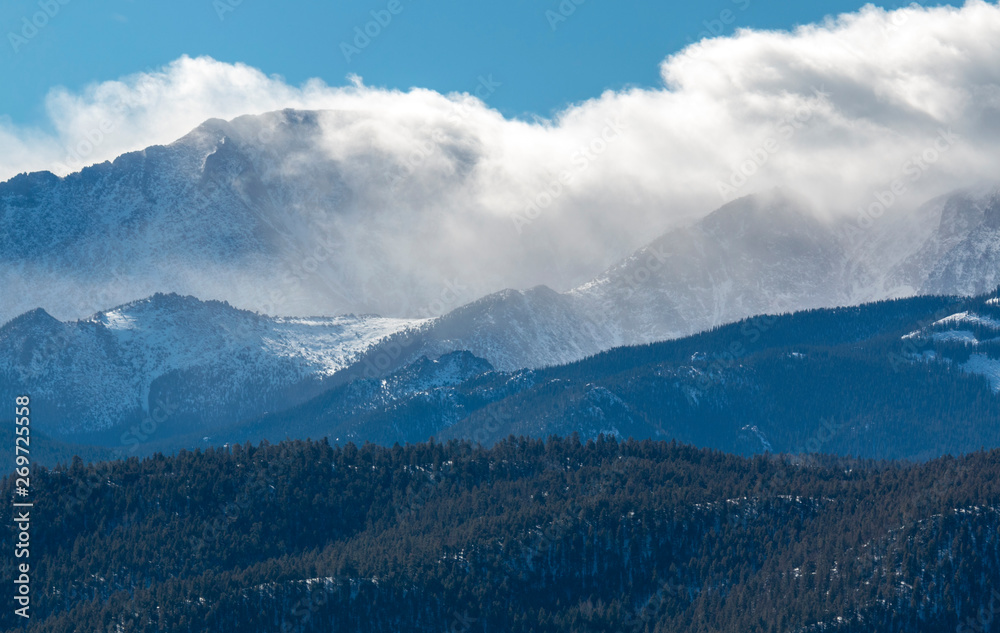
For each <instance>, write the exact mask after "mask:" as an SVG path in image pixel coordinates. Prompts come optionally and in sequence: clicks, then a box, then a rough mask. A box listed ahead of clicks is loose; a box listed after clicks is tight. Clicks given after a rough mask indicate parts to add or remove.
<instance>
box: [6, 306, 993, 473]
mask: <svg viewBox="0 0 1000 633" xmlns="http://www.w3.org/2000/svg"><path fill="white" fill-rule="evenodd" d="M535 293H537V294H535ZM521 296H527V297H533V296H534V297H540V298H541V300H552V299H554V304H555V305H560V303H559V302H561V301H563V300H564V299H565V297H564V296H562V295H559V294H557V293H553V292H551V291H546V290H535V291H532V292H528V293H524V294H523V295H521ZM485 301H486V300H484V302H485ZM997 302H998V299H997V297H996V295H992V296H985V295H984V296H981V297H978V298H972V299H956V298H948V297H916V298H910V299H899V300H893V301H884V302H876V303H871V304H865V305H862V306H859V307H853V308H834V309H816V310H811V311H805V312H797V313H792V314H786V315H778V316H761V317H754V318H751V319H745V320H742V321H738V322H736V323H733V324H729V325H726V326H722V327H718V328H714V329H712V330H710V331H707V332H704V333H701V334H697V335H694V336H690V337H684V338H680V339H675V340H670V341H665V342H659V343H655V344H649V345H641V346H624V347H618V348H615V349H612V350H609V351H606V352H601V353H596V354H591V355H590V356H588V358H585V359H583V360H580V361H576V362H573V363H570V364H563V365H552V366H549V367H546V368H539V369H531V368H521V369H516V370H506V369H503V368H499V367H497V366H496V365H494V364H493V363H492V362H490V361H489V360H488V359H486V358H482V357H480V356H478V355H477V354H475V353H473V352H471V351H468V350H467V349H461V350H460V351H453V350H452V349H451V348H452V347H460V346H462V345H464V344H465V343H468V342H469V340H471V339H467V340H462V339H459V338H454V339H450V341H449V342H450V343H451V345H446V346H444V347H443V349H444V351H443V352H442V353H439V354H434V355H422V356H419V357H418V358H416V359H415V360H413V361H412V362H403V361H402V359H403V358H404V357H405V356H407V355H409V354H410V353H411V352H412V351H413V350H416V349H420V348H422V346H424V345H426V343H427V338H426V337H428V336H430V335H433V334H435V333H437V332H440V331H442V330H441V328H442V325H441V321H444V322H447V318H448V317H446V318H445V319H441V320H431V321H422V322H421V321H416V322H414V321H405V320H394V319H383V318H379V317H353V316H346V317H339V318H333V319H321V318H315V319H291V318H284V317H282V318H269V317H264V316H261V315H257V314H254V313H250V312H244V311H240V310H236V309H234V308H232V307H230V306H228V305H226V304H223V303H218V302H201V301H198V300H196V299H193V298H191V297H180V296H177V295H157V296H154V297H152V298H151V299H149V300H145V301H141V302H137V303H133V304H127V305H125V306H121V307H120V308H117V309H115V310H110V311H107V312H103V313H98V314H97V315H94V316H93V317H92V318H90V319H87V320H84V321H78V322H69V323H63V322H60V321H57V320H55V319H53V318H52V317H50V316H48V315H47V314H46V313H44V312H42V311H35V312H32V313H29V314H26V315H24V316H22V317H19V318H18V319H15V320H14V321H12V322H11V323H9V324H8V325H6V326H5V327H4V328H2V329H0V358H3V359H4V362H3V363H2V364H0V377H2V381H0V385H3V390H4V392H5V395H4V396H3V397H8V398H13V397H14V396H15V395H18V394H21V393H29V394H31V396H32V398H33V402H34V403H35V411H36V416H37V417H36V422H35V428H36V430H37V431H38V432H39V433H42V434H44V435H45V437H46V440H45V445H44V446H42V447H41V448H40V450H39V453H38V455H37V456H36V459H38V460H39V461H42V462H48V463H52V462H53V461H54V460H56V459H59V458H63V459H65V456H66V455H68V454H71V452H76V453H77V454H84V455H87V456H89V457H90V458H92V459H96V458H101V457H108V458H110V457H112V456H127V455H131V454H135V455H148V454H152V453H154V452H157V451H162V452H164V453H173V452H175V451H177V450H179V449H183V448H196V447H204V446H206V445H221V444H224V443H226V444H239V443H244V442H247V441H250V442H259V441H260V440H262V439H268V440H270V441H281V440H284V439H286V438H293V439H294V438H307V437H312V438H320V437H328V438H330V439H331V441H333V442H337V443H343V442H347V441H354V442H358V443H363V442H366V441H370V442H376V443H379V444H383V445H392V444H394V443H397V442H398V443H415V442H420V441H424V440H426V439H427V438H429V437H432V436H434V437H439V438H443V439H451V438H454V439H472V440H475V441H477V442H481V443H484V444H487V445H489V444H493V443H495V442H497V441H499V440H502V439H504V438H506V437H508V436H510V435H516V436H520V435H526V436H531V437H548V436H549V435H563V436H565V435H569V434H572V433H579V434H580V435H581V436H582V437H584V438H596V437H598V436H599V435H601V434H604V435H609V436H614V437H619V438H628V437H635V438H653V439H675V440H680V441H684V442H687V443H691V444H694V445H696V446H704V447H710V448H715V449H719V450H725V451H730V452H735V453H740V454H747V455H749V454H754V453H759V452H775V453H780V452H784V453H801V452H815V451H818V450H820V449H822V450H823V451H824V452H828V453H834V454H840V455H855V456H863V457H870V458H879V459H888V458H906V459H917V460H923V459H928V458H932V457H936V456H940V455H944V454H962V453H967V452H969V451H973V450H976V449H978V448H980V447H983V446H987V447H1000V430H998V429H997V428H996V425H995V420H996V419H998V416H1000V397H998V395H997V392H998V390H1000V305H998V303H997ZM512 304H513V305H517V304H515V303H514V302H512V301H508V302H506V303H505V304H504V305H507V306H509V305H512ZM521 305H531V306H532V307H533V306H534V305H535V304H534V303H523V304H521ZM474 307H480V308H481V307H482V304H474V306H471V307H468V308H467V309H473V308H474ZM487 307H488V306H487ZM484 312H485V313H488V312H489V311H488V310H484ZM494 314H496V313H495V312H494ZM498 322H499V321H498ZM513 322H514V321H513V320H512V319H509V318H504V323H505V324H506V326H507V327H512V323H513ZM540 331H541V330H540V329H534V330H529V332H530V333H532V334H537V333H538V332H540ZM459 334H461V333H459ZM480 340H482V339H480ZM407 341H414V343H413V344H412V345H411V346H410V347H407V346H406V342H407ZM500 342H501V343H502V342H503V341H500ZM393 349H395V350H399V352H398V353H397V354H396V356H395V357H394V358H393V359H390V358H389V357H388V356H387V354H388V352H389V351H390V350H393ZM383 358H384V359H385V361H384V362H382V361H380V359H383ZM11 359H15V360H16V361H17V362H13V363H12V362H11ZM391 364H395V366H394V367H392V368H388V367H387V366H386V365H391ZM46 451H47V452H46Z"/></svg>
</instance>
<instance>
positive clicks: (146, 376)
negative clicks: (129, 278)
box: [0, 295, 420, 436]
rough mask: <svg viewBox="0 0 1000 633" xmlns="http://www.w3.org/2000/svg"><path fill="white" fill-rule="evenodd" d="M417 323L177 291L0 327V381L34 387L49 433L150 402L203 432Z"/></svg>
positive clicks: (116, 424)
mask: <svg viewBox="0 0 1000 633" xmlns="http://www.w3.org/2000/svg"><path fill="white" fill-rule="evenodd" d="M419 323H420V322H419V321H408V320H401V319H384V318H381V317H373V316H362V317H355V316H353V315H351V316H343V317H335V318H325V317H321V318H312V319H293V318H269V317H264V316H261V315H258V314H254V313H252V312H247V311H242V310H237V309H235V308H232V307H231V306H229V305H227V304H225V303H220V302H202V301H199V300H197V299H194V298H192V297H180V296H178V295H155V296H154V297H152V298H150V299H147V300H143V301H138V302H134V303H131V304H126V305H124V306H121V307H119V308H115V309H113V310H108V311H105V312H101V313H98V314H95V315H94V316H92V317H91V318H89V319H85V320H82V321H76V322H69V323H62V322H60V321H57V320H56V319H54V318H52V317H51V316H49V315H48V314H47V313H45V312H44V311H42V310H36V311H33V312H31V313H29V314H26V315H24V316H22V317H19V318H17V319H15V320H13V321H11V322H10V323H8V324H7V325H5V326H3V328H0V376H2V380H0V384H2V385H3V387H2V391H3V392H4V394H5V396H11V397H12V396H13V394H15V393H29V394H31V395H32V396H33V398H34V399H35V400H36V402H37V403H38V405H39V407H41V410H42V411H48V415H46V416H44V417H43V418H40V420H39V423H40V424H41V425H42V426H43V428H44V430H45V431H47V432H48V433H50V434H53V435H56V436H67V435H73V434H80V433H83V434H92V433H95V432H100V431H104V430H109V429H115V428H121V427H122V426H123V425H126V424H129V423H134V422H136V421H138V420H140V419H142V418H143V417H144V416H148V415H150V414H152V413H153V412H154V411H156V410H160V411H163V410H166V412H167V413H165V414H164V415H166V416H167V417H170V418H171V425H172V426H174V427H177V426H180V427H187V428H189V429H191V430H194V429H201V430H204V431H209V430H211V428H214V427H217V426H219V425H223V424H225V423H227V422H233V421H236V420H239V419H242V418H244V417H253V416H256V415H259V414H260V413H261V412H263V411H265V410H267V409H268V408H273V407H276V408H287V407H288V406H290V404H293V403H295V402H296V401H297V400H302V399H305V398H307V397H309V396H310V395H315V394H316V393H318V391H319V390H320V389H321V386H322V383H323V381H324V380H325V379H327V378H329V377H330V376H332V375H334V374H335V373H336V372H338V371H339V370H341V369H343V368H344V367H347V366H348V365H350V364H351V363H352V362H354V359H355V358H356V357H357V356H358V355H359V354H360V353H361V352H362V351H363V350H364V349H366V348H367V347H369V346H370V345H371V344H372V343H373V342H374V341H377V340H379V339H380V338H382V337H385V336H387V335H389V334H392V333H394V332H398V331H400V330H403V329H406V328H409V327H416V326H418V325H419ZM162 422H163V420H158V421H157V423H162ZM172 432H176V429H174V430H173V431H172Z"/></svg>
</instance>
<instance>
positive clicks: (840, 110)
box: [0, 0, 1000, 289]
mask: <svg viewBox="0 0 1000 633" xmlns="http://www.w3.org/2000/svg"><path fill="white" fill-rule="evenodd" d="M661 75H662V79H663V86H661V87H658V88H652V89H640V88H633V89H629V90H625V91H620V92H615V91H608V92H606V93H604V94H602V95H599V96H596V97H595V98H593V99H591V100H589V101H586V102H583V103H579V104H574V105H571V106H569V107H567V108H566V109H564V110H563V111H562V112H560V113H559V114H558V115H556V116H555V117H554V118H553V119H550V120H549V119H537V120H531V121H524V120H510V119H506V118H504V117H503V116H502V115H501V114H500V113H499V112H497V111H496V110H493V109H491V108H490V107H489V97H490V95H491V94H493V92H494V91H496V90H504V89H505V87H504V86H503V84H502V83H501V82H499V81H496V80H495V79H494V78H492V77H490V76H484V77H479V78H470V86H469V92H468V93H466V94H448V95H443V94H439V93H437V92H434V91H431V90H425V89H420V88H414V89H410V90H408V91H399V90H387V89H382V88H377V87H369V86H366V85H364V83H363V82H362V81H361V80H360V79H359V78H352V81H351V83H350V84H349V85H347V86H344V87H331V86H328V85H326V84H324V83H323V82H321V81H319V80H313V81H310V82H307V83H305V84H303V85H301V86H291V85H288V84H287V83H286V82H285V81H284V80H283V79H282V78H281V77H278V76H267V75H265V74H264V73H262V72H261V71H259V70H257V69H254V68H251V67H249V66H246V65H243V64H228V63H224V62H220V61H216V60H213V59H210V58H206V57H199V58H190V57H183V58H181V59H178V60H176V61H174V62H172V63H170V64H168V65H166V66H165V67H163V68H161V69H159V70H156V71H153V72H145V73H139V74H136V75H133V76H130V77H125V78H122V79H120V80H117V81H108V82H103V83H98V84H94V85H92V86H90V87H88V88H87V89H85V90H83V91H82V92H79V93H74V92H70V91H67V90H65V89H54V90H53V91H52V92H51V93H50V95H49V97H48V99H47V102H46V108H47V112H48V116H49V118H50V119H51V123H52V128H53V130H54V132H45V131H43V130H39V129H32V128H21V127H17V126H15V125H12V124H11V123H9V122H4V121H3V120H0V146H2V147H3V148H4V149H5V151H4V152H2V153H0V179H6V178H9V177H11V176H13V175H15V174H17V173H19V172H24V171H34V170H43V169H47V170H51V171H54V172H55V173H57V174H59V175H65V174H67V173H70V172H72V171H77V170H79V169H80V168H81V167H83V166H84V165H87V164H91V163H97V162H101V161H104V160H109V159H113V158H114V157H116V156H118V155H120V154H122V153H123V152H126V151H130V150H136V149H141V148H143V147H146V146H149V145H154V144H167V143H171V142H173V141H175V140H176V139H178V138H181V137H183V136H184V135H186V134H187V133H188V132H190V131H191V130H192V129H194V128H196V127H197V126H199V125H200V124H201V123H202V122H204V121H206V120H208V119H211V118H219V119H225V120H231V119H234V118H236V117H239V116H242V115H246V114H261V113H265V112H270V111H275V110H281V109H286V108H294V109H297V110H328V111H334V112H335V113H336V114H335V115H334V114H330V115H325V116H323V117H320V123H319V128H318V133H317V137H316V138H315V142H314V143H312V144H311V145H310V146H309V147H308V148H301V147H299V148H286V149H287V152H286V156H285V157H283V158H282V159H281V161H280V166H278V167H276V168H280V169H284V170H293V171H294V170H308V169H309V168H310V165H311V164H312V163H322V162H324V161H327V162H329V161H332V162H334V163H336V164H337V165H338V169H339V170H340V172H339V177H340V178H341V180H342V182H341V184H342V185H343V187H344V188H345V190H346V191H349V192H350V195H348V196H345V197H343V198H342V199H343V200H346V202H345V203H344V204H347V205H349V206H350V208H351V211H353V212H356V214H358V215H364V214H370V215H371V216H372V217H373V218H374V219H370V220H369V221H370V222H372V223H376V224H380V225H381V226H382V227H383V228H384V229H385V231H386V235H387V237H385V238H384V241H385V243H386V244H391V246H392V252H393V253H396V255H389V254H385V253H383V254H382V255H381V256H383V257H390V256H392V257H403V258H405V257H408V255H406V254H405V253H404V251H406V250H410V251H413V253H416V252H418V251H421V250H425V247H426V246H427V244H426V242H425V243H424V244H423V245H422V246H421V245H418V244H416V243H411V244H409V246H408V245H407V242H406V239H407V238H408V237H409V238H410V239H411V240H413V239H416V237H419V238H420V239H423V240H433V244H432V246H433V247H434V248H437V249H439V250H438V253H437V255H436V257H435V258H434V261H432V262H431V263H430V264H428V265H427V267H428V270H429V272H428V276H430V277H434V278H437V279H440V278H447V276H448V271H450V270H453V269H456V268H463V267H464V268H470V267H471V269H473V270H475V271H476V273H475V274H477V275H479V277H480V278H481V279H483V280H484V281H483V284H482V287H483V288H484V289H496V286H505V285H506V286H517V287H526V286H529V285H533V284H535V283H546V284H549V285H552V286H553V287H556V288H558V289H566V288H569V287H572V286H573V285H575V284H578V283H581V282H583V281H585V280H587V279H588V278H590V277H592V276H593V275H595V274H596V273H598V272H599V271H600V270H601V269H602V268H603V267H604V266H606V265H607V264H609V263H610V262H611V261H613V260H614V259H616V258H618V257H620V256H622V255H623V254H625V253H627V252H628V251H630V250H631V249H633V248H635V247H637V246H640V245H642V244H644V243H646V242H648V241H649V240H651V239H652V238H654V237H656V235H657V234H659V233H660V232H662V231H664V230H666V229H668V228H669V227H671V226H673V225H676V224H677V223H679V222H683V221H687V220H690V219H692V218H695V217H699V216H703V215H705V214H706V213H708V212H710V211H712V210H713V209H715V208H717V207H718V206H720V205H721V204H723V203H724V202H727V201H730V200H732V199H734V198H736V197H739V196H743V195H747V194H751V193H755V192H760V191H766V190H770V189H772V188H774V187H782V188H785V189H788V190H791V191H795V192H797V194H798V195H799V196H801V197H802V198H804V199H806V200H807V201H808V202H809V204H811V206H812V207H813V208H814V209H815V210H816V211H817V212H818V213H820V214H821V215H825V216H833V215H841V214H850V215H856V214H857V213H858V209H859V208H868V207H870V206H871V205H872V204H875V202H877V201H878V200H880V199H881V200H886V199H887V198H885V197H884V196H885V192H891V193H892V201H891V203H889V204H887V205H886V206H890V207H894V210H896V211H900V212H902V211H905V210H907V209H910V208H913V207H914V206H915V205H917V204H919V203H921V202H923V201H925V200H926V199H928V198H930V197H932V196H935V195H939V194H942V193H945V192H947V191H950V190H952V189H955V188H958V187H964V186H970V185H975V184H979V183H984V182H996V181H997V180H1000V178H998V175H1000V169H998V167H1000V6H998V5H997V4H991V3H987V2H982V1H978V0H975V1H970V2H968V3H967V4H965V5H964V6H962V7H960V8H955V7H935V8H922V7H920V6H918V5H911V6H910V7H907V8H903V9H899V10H895V11H885V10H883V9H879V8H876V7H874V6H871V5H868V6H866V7H864V8H862V9H861V10H859V11H858V12H856V13H850V14H844V15H840V16H836V17H830V18H828V19H827V20H825V21H824V22H822V23H818V24H811V25H805V26H801V27H799V28H796V29H795V30H794V31H790V32H787V31H760V30H751V29H743V30H739V31H738V32H737V33H735V34H734V35H733V36H730V37H720V38H714V39H706V40H702V41H701V42H698V43H696V44H692V45H691V46H688V47H687V48H685V49H683V50H681V51H679V52H677V53H676V54H673V55H671V56H669V57H668V58H666V59H665V60H664V61H663V62H662V65H661ZM264 120H265V119H261V121H264ZM261 140H262V141H264V140H267V139H263V138H262V139H261ZM293 155H294V156H293ZM316 182H317V183H318V184H317V186H319V187H322V186H323V185H322V182H323V181H322V179H317V180H316ZM879 196H882V197H881V198H880V197H879ZM320 197H321V196H320ZM373 230H374V229H373ZM435 235H436V236H438V237H437V238H434V237H433V236H435ZM397 238H398V239H397ZM387 248H388V247H387ZM400 253H403V254H400ZM359 256H361V255H360V254H359ZM413 257H416V255H415V254H414V255H413ZM470 261H472V262H476V261H479V262H481V266H480V265H475V264H473V265H470V264H469V263H468V262H470ZM496 271H502V272H499V273H498V272H496Z"/></svg>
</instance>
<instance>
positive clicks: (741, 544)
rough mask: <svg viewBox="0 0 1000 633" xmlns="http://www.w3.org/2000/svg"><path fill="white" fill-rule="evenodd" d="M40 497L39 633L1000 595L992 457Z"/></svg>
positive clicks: (608, 444) (542, 452)
mask: <svg viewBox="0 0 1000 633" xmlns="http://www.w3.org/2000/svg"><path fill="white" fill-rule="evenodd" d="M2 486H3V492H4V494H5V495H6V496H8V498H9V496H10V495H11V494H12V492H13V490H12V487H13V482H12V481H11V480H9V479H5V480H4V481H3V483H2ZM33 487H34V489H35V490H36V491H37V493H36V496H35V498H34V502H35V508H34V510H33V512H34V514H33V517H34V518H35V522H34V523H33V526H32V530H33V531H32V540H33V549H32V556H31V568H32V574H33V585H32V586H33V588H34V592H35V593H34V595H33V601H32V620H31V627H30V630H32V631H38V632H45V633H56V632H60V633H63V632H65V633H69V632H71V631H88V632H101V633H103V632H106V631H115V632H122V631H128V632H129V633H133V632H134V633H145V632H153V631H157V632H170V633H183V632H195V631H206V632H208V631H211V632H213V633H228V632H239V633H256V632H261V633H263V632H265V631H266V632H273V631H296V632H314V631H315V632H319V631H344V632H348V631H350V632H352V633H353V632H375V631H413V632H423V631H426V632H434V633H438V632H440V631H469V632H473V631H476V632H479V631H481V632H484V633H485V632H486V631H509V632H511V633H520V632H527V631H553V632H563V631H564V632H567V633H569V632H574V633H579V632H583V631H608V632H615V633H621V632H623V631H625V632H636V633H638V632H640V631H642V632H645V631H662V632H666V631H692V632H693V631H718V632H732V633H737V632H739V633H743V632H745V631H775V632H779V631H780V632H781V633H787V632H789V631H828V632H830V631H832V632H844V633H846V632H849V631H850V632H854V631H857V632H859V633H860V632H865V633H868V632H870V631H890V630H891V631H903V632H910V631H913V632H916V631H920V632H926V631H955V630H956V627H958V626H962V627H964V628H963V629H962V630H963V631H986V630H990V629H989V628H988V627H989V626H992V625H991V624H986V625H984V624H982V622H988V618H992V617H993V615H994V614H993V613H992V612H991V608H993V607H991V605H993V606H995V605H996V604H997V603H998V599H997V596H998V594H997V593H995V591H996V589H997V588H1000V541H998V537H1000V534H998V525H1000V515H998V510H1000V452H996V451H995V452H991V453H977V454H974V455H970V456H966V457H964V458H961V459H953V458H945V459H940V460H935V461H931V462H928V463H923V464H919V465H906V464H901V463H895V464H883V463H873V462H860V461H853V460H852V461H848V460H843V459H834V458H816V457H808V456H807V457H800V458H796V459H783V458H778V457H773V456H758V457H754V458H750V459H748V458H742V457H738V456H732V455H725V454H721V453H717V452H712V451H708V450H699V449H694V448H690V447H686V446H681V445H676V444H667V443H662V442H652V441H643V442H635V441H632V442H625V443H618V442H616V441H613V440H609V439H606V438H599V439H598V441H596V442H592V441H591V442H586V443H581V442H580V441H579V440H578V439H577V438H576V437H573V438H565V439H559V438H553V439H550V440H549V441H547V442H542V441H537V440H527V439H521V440H516V439H510V440H505V441H502V442H499V443H498V444H497V445H495V446H494V447H492V448H491V449H484V448H479V447H473V446H471V445H469V444H465V443H458V442H449V443H447V444H441V443H430V444H419V445H411V446H406V447H400V446H394V447H392V448H383V447H377V446H375V445H370V444H369V445H366V446H363V447H361V448H357V447H356V446H354V445H353V444H348V445H346V446H343V447H334V446H331V445H330V444H328V443H327V442H325V441H324V442H289V443H283V444H280V445H268V444H264V445H261V446H259V447H251V446H232V447H228V448H225V449H219V450H209V451H207V452H204V453H189V452H184V453H181V454H180V455H178V456H176V457H170V458H167V457H163V456H157V457H153V458H150V459H146V460H144V461H139V460H137V459H134V458H133V459H130V460H127V461H119V462H113V463H102V464H97V465H89V466H87V465H84V464H83V463H82V462H80V461H79V460H77V461H75V462H74V463H73V464H71V465H69V466H68V467H59V468H56V469H53V470H48V469H41V468H40V469H38V471H37V472H36V473H35V474H34V477H33ZM5 524H7V525H10V522H9V521H5ZM11 529H12V528H9V530H8V531H6V532H5V533H4V544H3V547H5V548H8V549H10V548H12V547H13V543H12V538H13V532H12V531H11ZM14 560H15V559H14V558H13V557H4V558H3V559H2V561H3V562H2V565H3V570H2V573H3V575H4V577H6V578H11V577H12V575H13V569H12V567H11V566H12V564H13V561H14ZM980 618H982V621H981V620H980ZM19 620H20V618H16V617H15V616H13V614H12V613H11V610H10V609H7V610H4V611H3V612H2V614H0V629H2V630H5V631H14V630H22V629H21V628H19V627H21V626H22V622H20V621H19Z"/></svg>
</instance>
